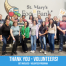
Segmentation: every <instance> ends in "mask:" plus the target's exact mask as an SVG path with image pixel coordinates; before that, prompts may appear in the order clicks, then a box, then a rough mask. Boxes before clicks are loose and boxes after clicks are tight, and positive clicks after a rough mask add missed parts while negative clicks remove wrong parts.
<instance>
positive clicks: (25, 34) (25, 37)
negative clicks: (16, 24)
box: [21, 21, 30, 53]
mask: <svg viewBox="0 0 66 66" xmlns="http://www.w3.org/2000/svg"><path fill="white" fill-rule="evenodd" d="M28 26H29V24H28V22H27V21H26V22H24V26H23V27H22V28H21V35H22V41H21V42H22V50H23V51H24V52H25V53H27V51H28V48H27V45H26V43H27V40H28V38H29V31H30V29H29V27H28Z"/></svg>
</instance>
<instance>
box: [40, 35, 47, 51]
mask: <svg viewBox="0 0 66 66" xmlns="http://www.w3.org/2000/svg"><path fill="white" fill-rule="evenodd" d="M42 39H43V44H44V50H46V38H45V36H40V43H41V49H43V44H42Z"/></svg>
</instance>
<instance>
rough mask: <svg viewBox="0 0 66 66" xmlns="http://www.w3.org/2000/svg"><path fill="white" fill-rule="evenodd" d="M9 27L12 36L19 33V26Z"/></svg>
mask: <svg viewBox="0 0 66 66" xmlns="http://www.w3.org/2000/svg"><path fill="white" fill-rule="evenodd" d="M11 29H12V30H13V36H16V35H19V30H20V28H19V26H16V27H15V26H12V27H11Z"/></svg>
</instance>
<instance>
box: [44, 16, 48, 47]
mask: <svg viewBox="0 0 66 66" xmlns="http://www.w3.org/2000/svg"><path fill="white" fill-rule="evenodd" d="M45 25H46V27H47V30H48V25H49V22H48V17H46V18H45ZM45 36H46V44H47V46H49V41H48V34H45Z"/></svg>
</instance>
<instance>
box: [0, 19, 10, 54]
mask: <svg viewBox="0 0 66 66" xmlns="http://www.w3.org/2000/svg"><path fill="white" fill-rule="evenodd" d="M5 22H6V23H5V24H4V25H3V26H2V27H1V30H0V31H1V34H0V35H2V38H3V47H2V55H5V54H7V52H6V44H7V40H9V38H10V26H9V23H10V21H9V20H8V19H6V21H5Z"/></svg>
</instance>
